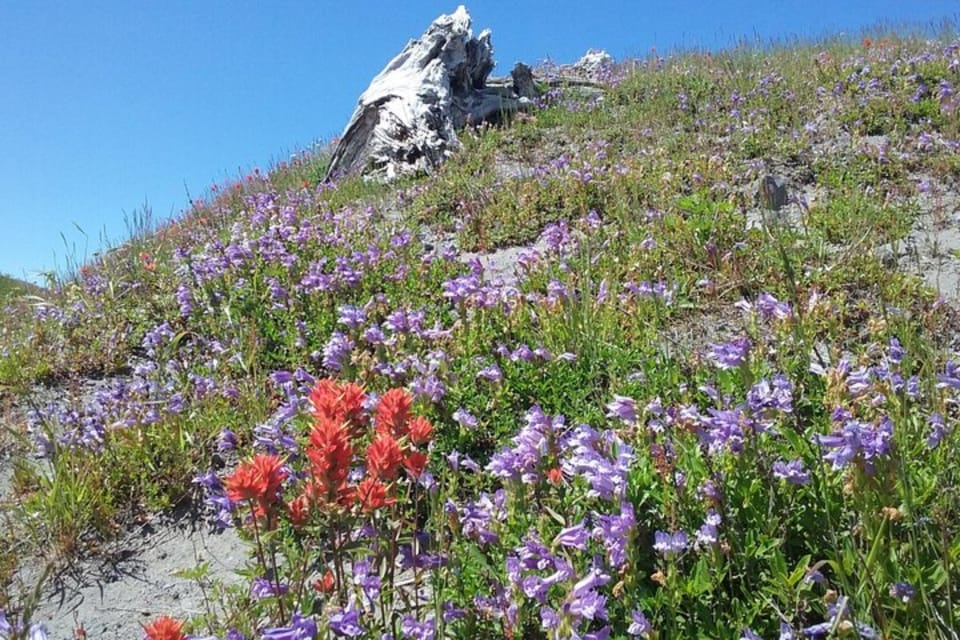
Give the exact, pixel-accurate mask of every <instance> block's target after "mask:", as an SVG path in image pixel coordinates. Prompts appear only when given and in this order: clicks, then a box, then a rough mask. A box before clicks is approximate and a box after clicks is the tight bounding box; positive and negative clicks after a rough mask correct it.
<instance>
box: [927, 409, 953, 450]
mask: <svg viewBox="0 0 960 640" xmlns="http://www.w3.org/2000/svg"><path fill="white" fill-rule="evenodd" d="M927 424H929V425H930V434H929V435H928V436H927V448H929V449H936V448H937V447H939V446H940V442H941V441H942V440H943V438H944V437H945V436H947V435H949V434H950V432H951V431H952V428H951V427H948V426H947V424H946V422H944V419H943V416H942V415H940V414H939V413H932V414H930V417H929V418H927Z"/></svg>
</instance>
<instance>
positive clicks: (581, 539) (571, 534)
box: [553, 522, 590, 551]
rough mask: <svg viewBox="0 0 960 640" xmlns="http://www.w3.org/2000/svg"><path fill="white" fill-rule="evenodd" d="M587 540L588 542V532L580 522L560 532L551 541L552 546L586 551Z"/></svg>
mask: <svg viewBox="0 0 960 640" xmlns="http://www.w3.org/2000/svg"><path fill="white" fill-rule="evenodd" d="M588 540H590V532H589V531H587V529H586V527H585V526H584V525H583V523H582V522H581V523H579V524H575V525H573V526H570V527H567V528H565V529H563V530H561V531H560V533H558V534H557V537H556V538H554V539H553V544H554V545H560V546H562V547H572V548H574V549H580V550H581V551H586V550H587V541H588Z"/></svg>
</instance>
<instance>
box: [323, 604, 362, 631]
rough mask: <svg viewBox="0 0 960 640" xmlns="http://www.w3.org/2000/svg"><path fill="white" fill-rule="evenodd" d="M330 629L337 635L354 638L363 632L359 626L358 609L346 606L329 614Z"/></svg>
mask: <svg viewBox="0 0 960 640" xmlns="http://www.w3.org/2000/svg"><path fill="white" fill-rule="evenodd" d="M330 630H331V631H333V632H334V633H335V634H337V635H338V636H346V637H348V638H356V637H357V636H360V635H362V634H363V627H361V626H360V610H359V609H354V608H352V607H349V606H348V607H347V608H346V609H344V610H342V611H337V612H336V613H333V614H331V615H330Z"/></svg>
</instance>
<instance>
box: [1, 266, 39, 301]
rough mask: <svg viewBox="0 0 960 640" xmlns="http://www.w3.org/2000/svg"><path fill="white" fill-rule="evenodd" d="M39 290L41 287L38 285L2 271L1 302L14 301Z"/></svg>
mask: <svg viewBox="0 0 960 640" xmlns="http://www.w3.org/2000/svg"><path fill="white" fill-rule="evenodd" d="M39 290H40V288H39V287H37V286H36V285H33V284H30V283H29V282H24V281H23V280H18V279H17V278H13V277H11V276H7V275H4V274H2V273H0V304H2V303H5V302H11V301H14V300H15V299H16V298H18V297H20V296H23V295H25V294H31V293H36V292H38V291H39Z"/></svg>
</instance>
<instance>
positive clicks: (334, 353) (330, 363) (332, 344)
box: [323, 331, 354, 371]
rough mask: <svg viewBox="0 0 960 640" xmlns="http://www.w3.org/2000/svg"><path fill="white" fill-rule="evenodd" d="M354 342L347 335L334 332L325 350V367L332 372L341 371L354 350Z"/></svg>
mask: <svg viewBox="0 0 960 640" xmlns="http://www.w3.org/2000/svg"><path fill="white" fill-rule="evenodd" d="M353 347H354V342H353V340H351V339H350V338H349V337H348V336H347V335H346V334H345V333H342V332H340V331H334V332H333V334H332V335H331V336H330V340H329V341H328V342H327V345H326V346H325V347H324V348H323V366H324V367H326V368H327V369H329V370H330V371H340V370H342V369H343V367H344V364H345V362H344V359H346V358H347V357H348V356H349V355H350V352H351V351H352V350H353Z"/></svg>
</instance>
